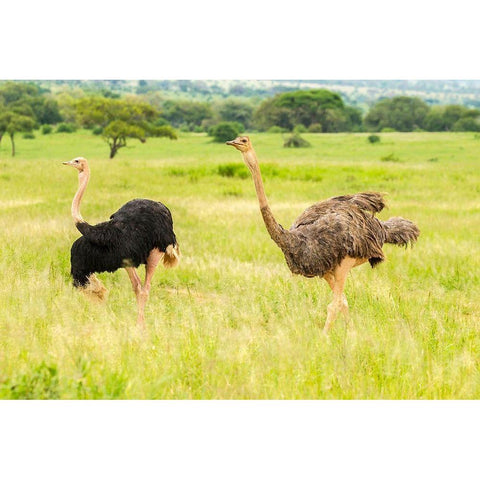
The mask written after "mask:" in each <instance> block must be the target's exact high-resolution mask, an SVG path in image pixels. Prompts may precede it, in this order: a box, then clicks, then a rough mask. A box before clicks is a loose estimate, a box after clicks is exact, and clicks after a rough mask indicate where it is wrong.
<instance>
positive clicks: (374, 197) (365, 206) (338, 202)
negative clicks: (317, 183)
mask: <svg viewBox="0 0 480 480" xmlns="http://www.w3.org/2000/svg"><path fill="white" fill-rule="evenodd" d="M349 207H351V208H356V209H360V210H363V211H365V212H370V213H371V214H372V215H374V214H375V213H377V212H380V211H381V210H383V208H384V207H385V201H384V199H383V195H382V194H381V193H377V192H362V193H357V194H355V195H342V196H340V197H332V198H329V199H328V200H324V201H323V202H318V203H315V204H314V205H312V206H310V207H308V208H307V209H306V210H305V211H304V212H303V213H302V214H301V215H300V216H299V217H298V218H297V219H296V220H295V222H294V223H293V225H292V227H291V229H294V228H298V227H299V226H301V225H309V224H312V223H315V222H316V221H317V220H318V219H319V218H320V217H323V216H325V215H327V214H329V213H336V212H338V211H339V210H342V211H345V210H348V209H349Z"/></svg>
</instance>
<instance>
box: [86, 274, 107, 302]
mask: <svg viewBox="0 0 480 480" xmlns="http://www.w3.org/2000/svg"><path fill="white" fill-rule="evenodd" d="M82 292H83V293H84V294H85V296H86V297H87V298H89V299H90V300H92V301H94V302H96V303H103V302H105V301H106V299H107V297H108V291H107V289H106V288H105V287H104V285H103V283H102V282H101V281H100V280H99V279H98V278H97V277H96V276H95V274H93V273H92V274H91V275H90V276H89V277H88V283H87V284H86V285H85V287H82Z"/></svg>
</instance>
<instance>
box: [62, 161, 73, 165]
mask: <svg viewBox="0 0 480 480" xmlns="http://www.w3.org/2000/svg"><path fill="white" fill-rule="evenodd" d="M62 165H73V160H70V161H69V162H62Z"/></svg>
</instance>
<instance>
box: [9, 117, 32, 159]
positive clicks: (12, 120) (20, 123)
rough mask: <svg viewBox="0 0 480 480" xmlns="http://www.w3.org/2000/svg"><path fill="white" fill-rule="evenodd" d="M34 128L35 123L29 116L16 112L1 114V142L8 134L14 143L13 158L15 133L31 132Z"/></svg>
mask: <svg viewBox="0 0 480 480" xmlns="http://www.w3.org/2000/svg"><path fill="white" fill-rule="evenodd" d="M34 127H35V121H34V120H33V118H32V117H29V116H27V115H22V114H20V113H16V112H14V111H5V112H3V113H1V114H0V140H1V138H2V136H3V135H4V134H5V133H8V135H9V136H10V141H11V142H12V157H14V156H15V133H17V132H31V131H32V130H33V128H34Z"/></svg>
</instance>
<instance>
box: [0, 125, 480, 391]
mask: <svg viewBox="0 0 480 480" xmlns="http://www.w3.org/2000/svg"><path fill="white" fill-rule="evenodd" d="M367 136H368V135H367V134H305V135H304V137H305V138H306V139H307V140H308V141H310V142H311V144H312V147H311V148H305V149H286V148H283V147H282V145H283V140H282V137H281V135H279V134H252V135H251V138H252V142H253V144H254V146H255V149H256V151H257V155H258V157H259V160H260V164H261V168H262V172H263V177H264V182H265V188H266V192H267V195H268V198H269V201H270V204H271V207H272V210H273V212H274V214H275V215H276V218H277V220H278V221H279V223H281V224H282V225H284V226H285V227H289V226H290V225H291V223H292V222H293V220H294V219H295V218H296V217H297V216H298V215H299V214H300V213H301V212H302V211H303V209H304V208H306V207H307V206H308V205H310V204H312V203H314V202H316V201H319V200H321V199H325V198H328V197H330V196H334V195H340V194H346V193H355V192H358V191H365V190H377V191H382V192H387V193H388V203H389V209H388V210H387V211H384V212H382V213H381V214H380V218H381V219H386V218H388V217H390V216H395V215H400V216H404V217H406V218H409V219H411V220H413V221H415V222H416V223H417V224H418V225H419V227H420V230H421V236H420V239H419V241H418V243H417V244H416V245H415V247H414V248H413V249H410V248H409V249H407V250H405V249H402V248H398V247H395V246H392V245H386V246H385V247H384V251H385V252H386V255H387V261H386V262H385V263H383V264H381V265H380V266H379V267H377V268H376V269H374V270H372V269H370V267H369V266H367V265H363V266H361V267H359V268H357V269H354V270H353V271H352V274H351V275H350V278H349V280H348V281H347V286H346V293H347V297H348V299H349V303H350V312H351V318H352V321H353V323H354V328H348V329H347V328H346V326H345V322H344V321H343V320H342V319H339V320H338V322H337V323H336V325H335V326H334V328H333V330H332V332H331V334H330V337H329V338H326V337H325V336H323V335H322V332H321V330H322V327H323V323H324V321H325V317H326V306H327V304H328V303H329V302H330V300H331V292H330V289H329V288H328V286H327V284H326V282H324V281H323V280H318V279H306V278H303V277H294V276H292V275H291V273H290V271H289V270H288V268H287V266H286V264H285V261H284V258H283V255H282V253H281V251H280V250H279V249H278V248H277V246H276V245H275V244H274V243H273V242H272V241H271V239H270V238H269V236H268V233H267V232H266V230H265V227H264V225H263V222H262V219H261V216H260V213H259V209H258V204H257V200H256V196H255V191H254V186H253V183H252V181H251V178H250V174H249V172H248V170H247V168H246V167H245V166H244V164H243V162H242V159H241V156H240V154H239V152H237V151H236V150H234V149H233V148H231V147H227V146H225V145H223V144H215V143H212V142H211V139H210V138H209V137H207V136H206V135H203V134H198V135H196V134H182V135H181V136H180V138H179V139H178V140H177V141H170V140H167V139H155V138H153V139H149V140H148V141H147V143H146V144H140V143H138V142H134V141H131V142H130V143H129V146H128V147H127V148H124V149H122V150H121V151H120V153H119V155H118V156H117V157H116V158H115V159H114V160H108V159H107V157H108V147H107V145H106V144H105V143H104V142H103V141H102V139H101V138H100V137H97V136H94V135H92V134H91V133H90V132H89V131H85V130H84V131H79V132H77V133H75V134H51V135H40V134H38V133H37V134H36V137H37V138H35V139H33V140H28V139H22V138H17V140H16V147H17V155H16V157H14V158H12V157H11V156H10V145H9V139H8V138H6V137H4V139H3V141H2V143H1V145H0V244H1V247H0V266H1V270H2V276H1V277H0V305H1V310H0V398H38V399H40V398H62V399H87V398H88V399H90V398H92V399H95V398H121V399H474V398H480V240H479V239H480V162H479V152H480V139H478V138H476V137H475V134H474V133H403V134H402V133H385V134H383V133H382V134H380V136H381V142H380V143H376V144H370V143H369V142H368V141H367ZM79 155H82V156H85V157H86V158H88V159H89V161H90V168H91V172H92V178H91V181H90V184H89V186H88V189H87V192H86V195H85V197H84V200H83V204H82V214H83V216H84V218H85V219H86V220H87V221H89V222H90V223H97V222H99V221H104V220H106V219H107V218H108V217H109V216H110V214H111V213H113V212H114V211H115V210H117V209H118V208H119V207H120V206H121V205H123V204H124V203H125V202H126V201H128V200H130V199H132V198H135V197H144V198H151V199H157V200H160V201H162V202H163V203H165V204H166V205H167V206H168V207H169V208H170V210H171V211H172V214H173V218H174V228H175V232H176V234H177V238H178V241H179V244H180V247H181V250H182V253H183V258H182V262H181V264H180V266H179V267H178V268H176V269H173V270H163V269H161V268H159V269H158V270H157V272H156V274H155V276H154V280H153V285H152V290H151V295H150V300H149V303H148V304H147V308H146V320H147V328H146V331H145V332H142V331H139V329H138V328H137V327H136V325H135V319H136V302H135V297H134V295H133V292H132V290H131V285H130V282H129V280H128V277H127V275H126V273H125V272H124V271H118V272H115V273H113V274H100V275H99V277H100V278H101V279H102V281H103V282H104V284H105V286H106V287H107V288H108V290H109V292H110V294H109V298H108V300H107V302H106V303H105V304H94V303H90V302H89V301H88V299H86V298H85V297H84V296H83V295H81V294H80V293H79V292H77V291H75V290H74V289H73V287H72V285H71V280H70V277H69V255H70V246H71V244H72V242H73V241H74V240H75V239H76V238H77V237H78V236H79V233H78V232H77V231H76V229H75V227H74V225H73V221H72V219H71V217H70V204H71V200H72V197H73V194H74V193H75V190H76V188H77V175H76V172H75V171H74V170H73V169H70V168H66V167H64V166H62V165H61V162H62V161H65V160H70V159H71V158H73V157H75V156H79ZM382 158H387V160H382ZM141 275H142V277H143V267H142V268H141Z"/></svg>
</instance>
